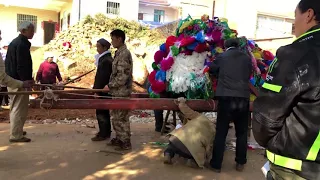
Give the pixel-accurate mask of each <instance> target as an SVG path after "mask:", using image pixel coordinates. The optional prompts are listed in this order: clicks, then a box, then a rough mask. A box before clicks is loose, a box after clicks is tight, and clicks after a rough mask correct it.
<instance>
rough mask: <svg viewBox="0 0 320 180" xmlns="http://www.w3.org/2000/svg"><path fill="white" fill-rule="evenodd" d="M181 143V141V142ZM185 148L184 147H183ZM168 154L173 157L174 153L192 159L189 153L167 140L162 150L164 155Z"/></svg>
mask: <svg viewBox="0 0 320 180" xmlns="http://www.w3.org/2000/svg"><path fill="white" fill-rule="evenodd" d="M181 144H182V143H181ZM185 148H186V147H185ZM186 149H187V148H186ZM166 154H169V155H170V157H171V158H173V157H174V156H175V155H176V154H178V155H179V156H181V157H183V158H186V159H193V157H192V155H191V153H190V152H189V153H184V152H183V151H181V150H180V149H179V148H177V147H176V146H175V145H174V144H173V143H171V142H169V144H168V147H167V149H166V150H165V151H164V155H166Z"/></svg>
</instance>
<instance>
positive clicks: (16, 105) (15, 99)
mask: <svg viewBox="0 0 320 180" xmlns="http://www.w3.org/2000/svg"><path fill="white" fill-rule="evenodd" d="M34 28H35V27H34V25H33V24H32V23H31V22H27V21H25V22H22V23H21V24H20V25H19V29H18V30H19V31H20V34H19V36H18V37H17V38H15V39H14V40H13V41H12V42H11V43H10V45H9V47H8V52H7V57H6V61H5V64H6V73H7V74H8V75H9V76H10V77H12V78H14V79H18V80H21V81H26V80H31V81H32V80H33V78H32V59H31V54H30V47H31V43H30V42H29V40H28V39H32V38H33V35H34ZM8 91H9V92H18V91H23V89H22V88H10V87H8ZM10 101H11V107H10V125H11V131H10V142H30V141H31V139H29V138H26V137H24V135H25V134H26V132H24V131H23V126H24V123H25V121H26V119H27V115H28V105H29V96H28V95H11V96H10Z"/></svg>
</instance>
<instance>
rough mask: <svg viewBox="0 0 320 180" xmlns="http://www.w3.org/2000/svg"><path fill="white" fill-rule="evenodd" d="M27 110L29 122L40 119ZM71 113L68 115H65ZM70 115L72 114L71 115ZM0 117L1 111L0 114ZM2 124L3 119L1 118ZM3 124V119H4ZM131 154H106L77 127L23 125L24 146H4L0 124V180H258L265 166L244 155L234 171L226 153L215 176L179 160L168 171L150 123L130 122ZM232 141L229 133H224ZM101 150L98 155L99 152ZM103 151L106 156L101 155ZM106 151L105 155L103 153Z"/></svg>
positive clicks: (254, 154) (256, 154)
mask: <svg viewBox="0 0 320 180" xmlns="http://www.w3.org/2000/svg"><path fill="white" fill-rule="evenodd" d="M39 111H41V110H38V111H35V110H31V111H30V114H29V117H30V118H31V117H32V118H31V119H35V118H34V117H37V118H40V119H41V118H45V117H46V114H44V113H43V112H42V113H41V112H39ZM68 112H69V113H66V112H65V111H63V110H62V111H59V110H58V111H56V110H55V111H50V112H49V113H50V118H52V117H59V118H60V117H63V116H67V117H72V116H77V117H79V116H84V117H87V116H93V117H94V111H90V110H88V111H83V110H79V111H78V110H73V111H69V110H68ZM70 112H71V113H70ZM72 112H73V113H74V114H73V113H72ZM1 113H2V115H1V117H2V118H3V117H4V115H6V114H7V113H8V112H7V111H2V112H1ZM63 113H64V114H63ZM3 120H5V118H4V119H3ZM5 121H6V120H5ZM131 129H132V144H133V150H132V151H131V152H128V153H127V154H125V155H121V154H115V153H112V152H113V149H112V148H110V147H107V146H106V142H91V141H90V138H91V137H92V136H93V134H95V133H96V129H92V128H86V127H81V126H79V125H63V124H61V125H56V124H49V125H39V124H27V125H26V126H25V130H26V131H27V132H28V135H27V137H30V138H31V139H32V142H31V143H28V144H23V143H19V144H10V143H9V142H8V133H9V124H8V123H0V179H1V180H18V179H26V180H28V179H32V180H38V179H39V180H44V179H45V180H80V179H82V180H100V179H107V180H131V179H132V180H135V179H137V180H138V179H139V180H156V179H161V180H162V179H168V180H171V179H172V180H180V179H183V180H224V179H225V180H229V179H230V180H245V179H263V175H262V172H261V170H260V168H261V167H262V165H263V164H264V163H265V161H266V160H265V159H264V157H263V156H262V155H261V154H262V151H261V150H248V163H247V165H246V168H245V171H244V172H242V173H239V172H237V171H235V170H234V152H233V151H230V150H228V151H226V153H225V158H224V163H223V169H222V172H221V173H220V174H217V173H214V172H212V171H210V170H207V169H203V170H200V169H191V168H189V167H186V166H185V164H184V161H183V159H178V158H177V159H175V160H176V163H175V164H174V165H172V166H170V165H164V164H163V162H162V160H163V159H162V158H163V155H162V153H163V147H160V146H155V145H152V144H151V143H150V142H166V139H165V137H163V136H160V134H159V133H156V132H154V131H153V130H154V124H153V123H132V124H131ZM229 135H230V137H229V138H233V135H234V132H233V129H231V130H230V133H229ZM101 151H102V152H101ZM104 151H107V152H104ZM108 151H110V152H108Z"/></svg>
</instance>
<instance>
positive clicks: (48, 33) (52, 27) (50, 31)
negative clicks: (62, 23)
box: [43, 21, 56, 44]
mask: <svg viewBox="0 0 320 180" xmlns="http://www.w3.org/2000/svg"><path fill="white" fill-rule="evenodd" d="M43 29H44V44H48V43H49V42H50V41H51V40H52V39H53V38H54V35H55V31H56V23H55V22H49V21H44V22H43Z"/></svg>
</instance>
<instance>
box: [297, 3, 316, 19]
mask: <svg viewBox="0 0 320 180" xmlns="http://www.w3.org/2000/svg"><path fill="white" fill-rule="evenodd" d="M298 8H299V10H300V11H301V12H302V13H305V12H307V11H308V10H309V9H312V10H313V11H314V15H315V17H316V21H317V22H318V23H320V2H319V0H301V1H300V2H299V4H298Z"/></svg>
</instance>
